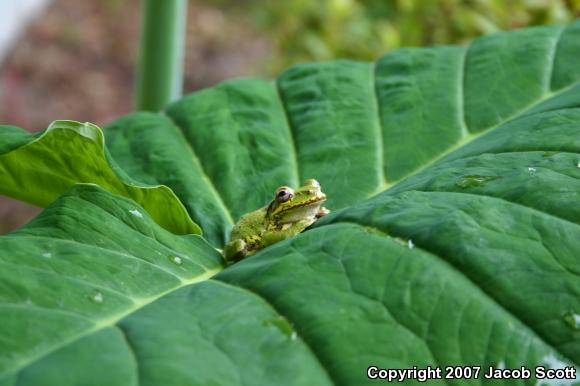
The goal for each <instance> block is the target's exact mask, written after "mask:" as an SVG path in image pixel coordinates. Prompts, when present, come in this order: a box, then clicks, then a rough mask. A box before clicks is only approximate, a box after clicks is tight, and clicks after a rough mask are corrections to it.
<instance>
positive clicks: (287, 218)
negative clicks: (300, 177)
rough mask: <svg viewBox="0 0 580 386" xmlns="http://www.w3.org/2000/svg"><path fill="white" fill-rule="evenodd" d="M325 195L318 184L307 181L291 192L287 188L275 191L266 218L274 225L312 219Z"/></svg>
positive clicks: (282, 187)
mask: <svg viewBox="0 0 580 386" xmlns="http://www.w3.org/2000/svg"><path fill="white" fill-rule="evenodd" d="M324 201H326V194H324V193H322V190H320V183H319V182H318V181H316V180H314V179H308V180H306V181H305V182H304V186H302V187H300V188H298V189H296V190H292V188H289V187H287V186H281V187H279V188H278V189H276V194H275V195H274V199H273V200H272V202H271V203H270V205H269V206H268V211H267V214H266V217H267V218H268V220H270V221H274V222H276V223H291V222H296V221H299V220H302V219H305V218H312V217H314V216H316V213H318V211H319V209H320V206H321V205H322V203H323V202H324Z"/></svg>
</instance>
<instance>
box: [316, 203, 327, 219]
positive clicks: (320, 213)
mask: <svg viewBox="0 0 580 386" xmlns="http://www.w3.org/2000/svg"><path fill="white" fill-rule="evenodd" d="M329 213H330V210H328V209H326V208H325V207H323V206H321V207H320V209H319V210H318V213H316V218H320V217H322V216H326V215H327V214H329Z"/></svg>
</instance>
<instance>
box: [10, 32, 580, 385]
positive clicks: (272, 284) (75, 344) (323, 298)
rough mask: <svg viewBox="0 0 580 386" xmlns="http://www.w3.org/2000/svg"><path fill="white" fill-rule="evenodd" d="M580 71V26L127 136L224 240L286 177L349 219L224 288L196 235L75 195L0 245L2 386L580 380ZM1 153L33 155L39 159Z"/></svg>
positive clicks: (152, 170)
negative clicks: (543, 370) (411, 376)
mask: <svg viewBox="0 0 580 386" xmlns="http://www.w3.org/2000/svg"><path fill="white" fill-rule="evenodd" d="M579 54H580V22H577V23H574V24H571V25H569V26H566V27H562V26H550V27H542V28H535V29H527V30H521V31H516V32H510V33H500V34H497V35H492V36H488V37H484V38H481V39H478V40H476V41H475V42H474V43H473V44H471V45H470V46H469V47H433V48H415V49H403V50H398V51H394V52H392V53H389V54H387V55H385V56H384V57H383V58H381V59H380V60H379V61H378V62H377V63H376V64H375V65H373V64H369V63H361V62H353V61H338V62H328V63H312V64H305V65H300V66H297V67H295V68H292V69H290V70H289V71H288V72H286V73H285V74H283V75H282V76H281V77H280V78H279V79H278V80H277V81H275V82H269V81H262V80H236V81H231V82H226V83H223V84H221V85H219V86H217V87H214V88H212V89H208V90H204V91H201V92H198V93H194V94H191V95H189V96H187V97H185V98H183V99H182V100H180V101H178V102H176V103H174V104H172V105H171V106H169V107H168V108H167V110H166V111H165V112H164V113H163V114H150V113H136V114H132V115H130V116H127V117H123V118H121V119H119V120H117V121H115V122H114V123H112V124H111V125H109V126H108V127H107V128H106V130H105V133H106V141H107V146H108V150H109V151H110V152H111V154H112V156H113V157H114V159H115V161H116V162H117V163H118V164H119V165H120V167H121V168H122V169H123V170H124V172H125V173H127V174H128V175H130V176H131V178H133V179H135V180H137V181H141V182H142V183H146V184H150V185H160V184H161V185H167V186H169V187H171V188H172V190H173V191H174V192H175V194H176V195H177V196H178V197H179V198H180V199H181V201H182V202H183V205H184V206H185V207H186V208H187V211H188V212H189V214H190V215H191V217H192V218H193V219H194V220H195V221H196V222H197V223H199V224H200V225H201V226H202V228H203V230H204V237H205V238H206V239H207V240H208V241H209V242H210V244H212V245H214V246H220V245H222V244H223V242H224V240H225V238H226V235H227V233H228V230H229V229H230V227H231V225H232V222H233V221H234V220H236V219H237V218H239V217H240V216H241V215H242V214H244V213H246V212H247V211H249V210H253V209H255V208H256V207H258V206H260V205H263V204H264V203H265V202H267V201H268V200H269V199H270V197H271V195H272V193H273V190H274V189H275V188H276V187H277V186H279V185H282V184H290V185H296V184H298V183H299V182H300V180H302V179H304V178H309V177H314V178H317V179H319V180H320V181H321V183H322V187H323V190H324V191H325V192H326V193H327V194H328V196H329V200H328V207H329V208H330V209H331V210H333V212H334V213H332V214H331V215H329V216H327V217H326V218H324V219H322V220H321V221H319V222H318V223H317V224H316V226H315V227H314V229H311V230H308V231H307V232H305V233H303V234H301V235H299V236H298V237H295V238H292V239H290V240H287V241H284V242H281V243H279V244H276V245H274V246H271V247H269V248H267V249H266V250H264V251H262V252H260V253H257V254H255V255H254V256H252V257H250V258H248V259H246V260H243V261H242V262H240V263H237V264H235V265H233V266H231V267H228V268H227V269H224V270H222V271H221V272H220V273H219V274H217V275H216V276H214V277H213V278H212V279H210V280H203V279H207V278H208V276H209V275H211V274H212V273H213V272H217V271H218V270H221V268H222V267H221V263H220V259H219V256H218V255H217V253H216V252H215V250H214V249H212V248H211V247H210V245H209V244H207V243H206V242H205V241H203V240H202V239H201V238H200V237H199V236H181V237H180V236H174V235H172V234H170V233H168V232H166V231H164V230H163V229H161V228H160V227H159V226H158V225H156V224H154V223H153V222H152V220H151V219H150V218H149V217H148V216H147V214H146V213H145V211H144V210H143V209H141V208H140V207H139V206H137V205H136V204H134V203H133V202H132V201H130V200H127V199H123V198H120V197H117V196H113V195H111V194H109V193H106V192H105V191H103V190H102V189H100V188H96V187H93V186H80V187H77V188H75V189H74V190H73V191H72V192H70V193H68V194H67V195H65V196H64V197H62V198H61V199H59V200H58V201H57V202H56V203H54V204H53V205H52V206H51V207H49V209H47V210H46V211H45V212H44V213H43V214H42V215H41V216H40V217H39V218H38V219H36V220H35V221H33V222H32V223H31V224H29V225H28V226H26V227H24V228H22V229H21V230H19V231H17V232H15V233H13V234H11V235H8V236H5V237H2V238H0V261H2V263H0V264H2V265H3V266H4V265H5V266H7V267H10V270H9V269H6V270H3V271H2V272H5V273H3V274H1V275H0V304H2V306H1V307H2V308H0V310H2V316H4V315H8V316H10V317H9V318H2V319H3V320H4V319H5V320H8V323H6V324H3V325H2V328H0V344H1V346H0V347H2V349H1V350H0V374H4V377H5V378H4V383H5V384H7V385H35V384H42V385H45V384H48V385H51V384H54V385H62V384H71V385H76V384H79V385H80V384H82V385H91V384H94V385H102V384H113V385H114V384H119V385H121V384H122V385H126V384H129V385H130V384H144V385H184V384H187V385H189V384H191V385H209V384H216V385H235V384H249V385H272V384H284V385H286V384H288V385H294V384H297V385H298V384H300V385H302V384H303V385H326V384H337V385H361V384H367V383H368V384H372V383H376V382H377V381H376V380H369V379H367V377H366V369H367V367H368V366H370V365H376V366H378V367H382V368H412V367H413V366H417V367H419V368H425V367H427V366H445V365H478V366H498V367H508V368H511V367H519V366H526V367H528V368H530V369H532V370H533V368H534V366H539V365H543V366H546V367H550V368H563V367H566V366H576V367H578V366H579V365H580V210H579V209H578V207H579V205H578V204H579V203H580V193H579V192H580V190H579V187H580V185H579V181H578V180H579V179H580V135H579V134H580V112H579V110H578V107H580V83H579V80H580V67H578V66H577V57H578V55H579ZM11 132H12V131H8V133H11ZM4 138H5V139H4V142H3V143H5V144H6V143H7V144H9V146H7V147H6V146H5V149H2V148H0V151H7V150H6V149H8V148H9V149H8V150H11V151H12V153H13V154H15V155H18V152H20V149H21V147H22V146H23V144H24V146H26V144H27V143H28V141H27V140H26V139H22V138H21V137H18V136H17V135H12V134H7V135H5V136H4ZM53 151H55V152H57V151H58V150H57V149H53ZM1 162H2V159H1V158H0V163H1ZM8 170H13V169H11V168H9V169H8ZM53 171H54V173H58V169H53ZM120 173H121V174H122V173H123V172H120ZM16 180H17V179H15V181H16ZM105 188H107V187H105ZM3 191H6V189H5V190H3ZM115 193H122V192H115ZM31 194H32V195H34V193H31ZM135 211H137V212H135ZM136 213H139V215H136ZM155 220H156V221H157V222H158V223H159V224H160V225H161V226H163V227H165V225H164V224H163V223H162V222H161V221H160V219H159V218H156V219H155ZM25 239H26V242H25V241H24V240H25ZM31 239H33V240H34V242H32V240H31ZM67 240H68V241H67ZM71 240H72V241H73V243H71ZM61 243H62V245H61ZM68 248H70V249H68ZM46 254H48V258H47V257H46V256H45V255H46ZM103 256H105V257H103ZM175 257H179V259H178V260H177V262H181V263H182V264H181V265H180V264H177V265H176V260H175ZM188 268H189V269H190V270H188ZM141 271H144V272H141ZM167 271H169V272H167ZM13 272H16V274H14V273H13ZM178 273H179V274H180V275H181V276H179V279H175V278H174V277H173V276H171V274H173V275H176V274H178ZM154 274H155V275H158V276H159V277H155V278H153V277H152V276H153V275H154ZM88 283H91V284H88ZM4 310H9V312H10V313H7V311H6V312H5V311H4ZM39 312H43V315H42V318H43V319H42V320H39V318H38V317H37V316H36V315H38V314H34V313H39ZM482 370H484V369H482ZM480 378H481V377H480ZM482 381H483V380H482V379H480V380H466V379H463V380H456V381H454V383H457V384H479V383H482ZM448 382H450V381H447V380H435V381H432V383H441V384H444V383H448ZM451 382H453V381H451ZM496 383H498V384H502V383H503V384H510V385H511V384H535V383H536V382H535V380H533V379H530V380H520V381H514V380H505V381H496ZM541 383H542V382H540V384H541ZM552 383H554V381H552ZM561 383H562V384H574V383H580V378H577V379H576V380H573V379H568V380H562V381H561ZM0 384H1V383H0Z"/></svg>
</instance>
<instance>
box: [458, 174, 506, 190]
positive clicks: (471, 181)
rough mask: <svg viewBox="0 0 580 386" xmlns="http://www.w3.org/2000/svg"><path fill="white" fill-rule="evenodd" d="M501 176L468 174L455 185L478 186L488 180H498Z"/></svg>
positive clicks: (462, 186)
mask: <svg viewBox="0 0 580 386" xmlns="http://www.w3.org/2000/svg"><path fill="white" fill-rule="evenodd" d="M498 178H501V177H500V176H481V175H475V174H474V175H467V176H463V177H461V178H460V179H458V180H457V182H455V185H457V186H458V187H460V188H461V189H469V188H477V187H479V186H483V185H484V184H485V183H486V182H489V181H493V180H497V179H498Z"/></svg>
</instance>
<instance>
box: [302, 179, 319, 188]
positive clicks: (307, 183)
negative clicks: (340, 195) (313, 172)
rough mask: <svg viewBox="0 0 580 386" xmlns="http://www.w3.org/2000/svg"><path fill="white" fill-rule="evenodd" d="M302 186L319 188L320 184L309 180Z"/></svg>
mask: <svg viewBox="0 0 580 386" xmlns="http://www.w3.org/2000/svg"><path fill="white" fill-rule="evenodd" d="M304 185H306V186H314V187H316V188H320V182H318V181H316V180H315V179H314V178H309V179H307V180H306V181H304Z"/></svg>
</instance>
